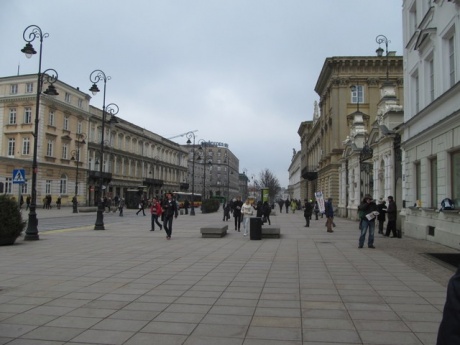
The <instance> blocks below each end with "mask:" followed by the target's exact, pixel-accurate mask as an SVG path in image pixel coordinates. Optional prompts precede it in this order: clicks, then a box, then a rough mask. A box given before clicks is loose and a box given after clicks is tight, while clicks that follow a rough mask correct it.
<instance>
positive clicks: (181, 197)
mask: <svg viewBox="0 0 460 345" xmlns="http://www.w3.org/2000/svg"><path fill="white" fill-rule="evenodd" d="M173 196H174V198H175V199H176V201H177V202H178V203H179V208H183V207H184V201H185V200H188V202H189V204H190V206H192V193H184V192H173ZM193 198H194V202H193V206H194V207H201V194H197V193H194V194H193Z"/></svg>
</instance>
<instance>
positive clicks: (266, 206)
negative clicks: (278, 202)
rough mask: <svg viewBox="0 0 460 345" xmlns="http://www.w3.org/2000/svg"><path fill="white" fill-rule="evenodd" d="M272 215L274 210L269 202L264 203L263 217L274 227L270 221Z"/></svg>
mask: <svg viewBox="0 0 460 345" xmlns="http://www.w3.org/2000/svg"><path fill="white" fill-rule="evenodd" d="M270 213H272V208H271V206H270V205H269V204H268V201H264V203H263V206H262V217H265V220H266V221H267V222H268V225H272V223H271V221H270Z"/></svg>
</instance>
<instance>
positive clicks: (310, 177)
mask: <svg viewBox="0 0 460 345" xmlns="http://www.w3.org/2000/svg"><path fill="white" fill-rule="evenodd" d="M316 170H317V167H316V166H314V167H313V166H306V167H304V168H302V178H304V179H305V180H307V181H314V180H317V179H318V172H317V171H316Z"/></svg>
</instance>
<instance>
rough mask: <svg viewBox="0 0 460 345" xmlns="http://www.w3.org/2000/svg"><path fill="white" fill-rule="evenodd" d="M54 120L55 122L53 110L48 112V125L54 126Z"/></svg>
mask: <svg viewBox="0 0 460 345" xmlns="http://www.w3.org/2000/svg"><path fill="white" fill-rule="evenodd" d="M55 120H56V116H55V114H54V110H50V112H49V114H48V125H49V126H54V123H55Z"/></svg>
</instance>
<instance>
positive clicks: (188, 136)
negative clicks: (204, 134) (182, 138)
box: [186, 132, 195, 216]
mask: <svg viewBox="0 0 460 345" xmlns="http://www.w3.org/2000/svg"><path fill="white" fill-rule="evenodd" d="M186 137H187V139H188V140H187V145H190V144H191V143H192V141H191V140H190V139H191V138H193V150H192V153H193V156H192V205H191V208H190V215H191V216H194V215H195V133H193V132H188V133H187V134H186Z"/></svg>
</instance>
